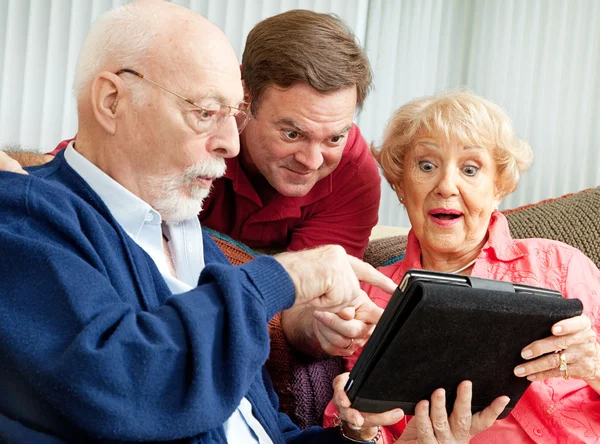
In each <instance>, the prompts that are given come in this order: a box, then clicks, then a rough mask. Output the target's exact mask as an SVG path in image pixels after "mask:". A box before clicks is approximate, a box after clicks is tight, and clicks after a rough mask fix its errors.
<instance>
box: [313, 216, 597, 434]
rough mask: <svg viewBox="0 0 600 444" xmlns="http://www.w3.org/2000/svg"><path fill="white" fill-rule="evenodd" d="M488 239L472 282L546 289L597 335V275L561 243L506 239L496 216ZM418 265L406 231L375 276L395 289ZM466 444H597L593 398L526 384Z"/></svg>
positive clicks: (375, 293)
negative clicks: (574, 303) (393, 259)
mask: <svg viewBox="0 0 600 444" xmlns="http://www.w3.org/2000/svg"><path fill="white" fill-rule="evenodd" d="M488 234H489V237H488V240H487V242H486V244H485V245H484V247H483V249H482V250H481V253H480V254H479V256H478V258H477V261H476V262H475V265H474V267H473V271H472V273H471V274H472V275H473V276H476V277H481V278H487V279H498V280H502V281H511V282H516V283H522V284H527V285H534V286H538V287H545V288H551V289H554V290H558V291H560V292H561V293H562V295H563V297H565V298H578V299H580V300H581V302H582V303H583V307H584V309H583V312H584V314H586V315H587V316H588V317H589V318H590V320H591V321H592V325H593V328H594V330H595V331H596V333H598V332H600V271H598V268H597V267H596V266H595V265H594V263H593V262H592V261H591V260H590V259H588V258H587V257H586V256H585V255H584V254H583V253H581V252H580V251H579V250H577V249H576V248H573V247H571V246H569V245H566V244H563V243H561V242H556V241H552V240H547V239H514V240H513V239H512V237H511V236H510V233H509V229H508V222H507V220H506V217H505V216H504V215H503V214H501V213H499V212H495V213H494V214H493V215H492V219H491V221H490V226H489V230H488ZM420 258H421V248H420V246H419V241H418V240H417V238H416V236H415V235H414V234H413V233H412V231H411V232H410V233H409V237H408V244H407V248H406V256H405V257H404V260H402V261H400V262H398V263H396V264H393V265H390V266H387V267H383V268H380V269H379V271H381V272H382V273H383V274H385V275H386V276H389V277H390V278H391V279H392V280H393V281H394V282H400V279H402V277H403V276H404V273H405V272H406V271H407V270H409V269H411V268H415V269H421V259H420ZM363 289H364V290H365V291H366V292H367V294H368V295H369V297H370V298H371V299H372V300H373V301H374V302H375V303H376V304H377V305H379V306H380V307H382V308H385V306H386V305H387V303H388V302H389V300H390V297H391V296H390V295H389V294H387V293H385V292H383V291H382V290H380V289H378V288H377V287H373V286H371V285H368V284H365V285H363ZM360 351H361V350H359V351H357V352H356V353H355V354H354V355H353V356H351V357H349V358H347V359H346V368H347V370H350V369H351V368H352V367H353V366H354V364H355V363H356V360H357V359H358V355H359V354H360ZM424 377H426V375H424ZM325 413H326V414H325V419H324V421H325V424H326V425H331V423H332V418H333V414H334V413H335V407H333V404H332V403H330V404H329V406H328V407H327V410H326V412H325ZM407 419H408V418H407ZM407 419H404V420H402V421H401V422H400V423H398V424H396V425H394V426H391V427H386V429H387V430H386V434H385V439H384V442H385V443H386V444H388V443H392V442H393V438H394V437H398V436H400V434H401V433H402V430H404V428H405V427H406V420H407ZM471 443H472V444H507V443H511V444H512V443H519V444H521V443H536V444H542V443H543V444H554V443H556V444H575V443H577V444H580V443H600V395H599V394H598V393H597V392H596V391H595V390H593V389H592V388H591V387H590V386H589V385H587V384H586V383H585V382H584V381H582V380H579V379H570V380H568V381H567V380H564V379H562V378H553V379H547V380H545V381H541V382H533V383H532V384H531V385H530V386H529V388H528V389H527V390H526V391H525V393H524V395H523V397H522V398H521V399H520V400H519V402H518V403H517V405H516V406H515V408H514V409H513V410H512V411H511V413H510V414H509V415H508V416H507V417H506V419H502V420H498V421H496V422H495V423H494V425H493V426H492V427H490V428H489V429H488V430H486V431H485V432H482V433H480V434H479V435H477V436H476V437H475V438H474V439H473V440H471Z"/></svg>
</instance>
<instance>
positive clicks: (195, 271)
mask: <svg viewBox="0 0 600 444" xmlns="http://www.w3.org/2000/svg"><path fill="white" fill-rule="evenodd" d="M65 160H66V161H67V163H68V164H69V166H70V167H71V168H73V169H74V170H75V171H76V172H77V174H79V175H80V176H81V177H82V178H83V179H84V180H85V181H86V182H87V184H88V185H89V186H90V187H91V188H92V189H93V190H94V191H95V192H96V193H97V194H98V195H99V196H100V198H101V199H102V201H103V202H104V204H105V205H106V206H107V207H108V209H109V210H110V212H111V214H112V215H113V217H114V218H115V219H116V221H117V222H118V223H119V224H120V225H121V227H123V229H124V230H125V232H126V233H127V234H128V235H129V236H130V237H131V238H132V239H133V240H134V241H135V242H136V243H137V244H138V245H139V246H140V247H141V248H142V249H144V250H145V251H146V253H148V255H149V256H150V257H151V258H152V260H153V261H154V263H155V264H156V266H157V268H158V270H159V271H160V274H161V275H162V277H163V278H164V279H165V281H166V283H167V286H168V287H169V289H170V290H171V292H172V293H173V294H177V293H183V292H186V291H189V290H191V289H193V288H195V287H196V286H197V285H198V278H199V277H200V272H201V271H202V269H203V268H204V248H203V244H202V229H201V227H200V221H199V220H198V218H197V217H194V218H192V219H188V220H185V221H183V222H180V223H178V224H174V225H166V224H163V223H162V218H161V216H160V214H158V213H157V212H156V211H155V210H154V209H153V208H152V207H151V206H150V205H149V204H148V203H146V202H144V201H143V200H141V199H140V198H139V197H137V196H136V195H135V194H133V193H132V192H130V191H129V190H127V189H126V188H124V187H123V186H122V185H121V184H119V183H118V182H116V181H115V180H113V179H112V178H111V177H110V176H109V175H108V174H106V173H105V172H104V171H102V170H101V169H99V168H98V167H97V166H96V165H94V164H93V163H91V162H90V161H89V160H87V159H86V158H85V157H83V156H82V155H81V154H79V153H78V152H77V151H75V149H74V148H73V142H71V143H70V144H69V146H68V147H67V149H66V150H65ZM163 234H164V235H165V237H166V238H167V239H168V243H167V245H168V248H169V252H170V254H171V256H172V258H173V263H174V265H175V273H176V275H177V277H175V276H173V275H172V274H171V266H170V264H169V260H168V258H167V257H166V255H165V251H164V248H163ZM198 414H201V412H198ZM223 427H224V428H225V435H226V437H227V441H228V442H229V443H244V444H245V443H259V444H272V441H271V438H269V436H268V434H267V432H266V431H265V429H264V427H263V426H262V425H261V424H260V422H258V420H257V419H256V418H255V417H254V415H253V413H252V405H251V404H250V402H249V401H248V400H247V399H246V398H242V400H241V402H240V405H239V406H238V408H237V409H236V410H235V412H233V414H232V415H231V416H230V417H229V419H228V420H227V421H226V422H225V424H223Z"/></svg>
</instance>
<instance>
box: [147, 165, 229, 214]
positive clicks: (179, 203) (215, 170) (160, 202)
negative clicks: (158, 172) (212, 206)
mask: <svg viewBox="0 0 600 444" xmlns="http://www.w3.org/2000/svg"><path fill="white" fill-rule="evenodd" d="M225 169H226V165H225V160H224V159H223V158H222V157H209V158H208V159H207V160H204V161H202V162H199V163H198V164H196V165H194V166H191V167H189V168H187V169H186V170H185V171H184V172H183V173H181V174H172V175H170V176H167V177H162V178H159V179H156V182H155V183H154V186H156V187H157V188H158V190H159V193H158V196H159V197H158V199H156V201H155V202H154V203H153V205H152V206H153V207H154V209H155V210H156V211H157V212H158V213H159V214H160V215H161V217H162V219H163V221H164V222H165V223H166V224H167V225H174V224H177V223H179V222H182V221H184V220H188V219H192V218H194V217H197V216H198V214H199V213H200V211H201V210H202V203H203V202H204V199H205V198H206V197H207V196H208V193H209V192H210V189H207V188H203V187H201V186H199V185H198V184H197V183H195V180H196V178H197V177H214V178H217V177H221V176H223V175H224V174H225ZM211 188H212V187H211Z"/></svg>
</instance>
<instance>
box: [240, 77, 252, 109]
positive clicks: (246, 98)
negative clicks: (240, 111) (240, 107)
mask: <svg viewBox="0 0 600 444" xmlns="http://www.w3.org/2000/svg"><path fill="white" fill-rule="evenodd" d="M242 87H243V88H244V103H245V104H246V105H247V108H248V109H250V101H251V97H250V92H249V91H248V88H246V82H244V79H242Z"/></svg>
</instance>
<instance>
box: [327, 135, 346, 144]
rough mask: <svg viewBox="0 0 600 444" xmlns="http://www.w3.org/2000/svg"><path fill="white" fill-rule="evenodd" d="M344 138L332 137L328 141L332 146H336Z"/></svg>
mask: <svg viewBox="0 0 600 444" xmlns="http://www.w3.org/2000/svg"><path fill="white" fill-rule="evenodd" d="M345 137H346V136H333V137H332V138H331V139H329V141H330V142H331V143H333V144H334V145H338V144H340V143H341V142H342V140H344V139H345Z"/></svg>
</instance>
